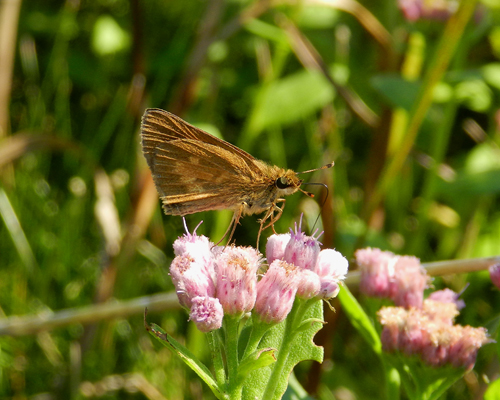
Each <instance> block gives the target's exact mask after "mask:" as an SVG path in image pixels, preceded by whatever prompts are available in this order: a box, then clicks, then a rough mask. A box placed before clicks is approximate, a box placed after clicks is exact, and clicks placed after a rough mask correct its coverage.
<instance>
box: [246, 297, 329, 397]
mask: <svg viewBox="0 0 500 400" xmlns="http://www.w3.org/2000/svg"><path fill="white" fill-rule="evenodd" d="M295 306H296V305H295ZM295 306H294V307H295ZM304 317H305V318H306V319H308V318H309V319H318V320H322V318H323V303H322V302H321V301H317V302H315V303H314V304H312V306H311V307H310V308H309V309H308V310H307V312H306V314H305V316H304ZM286 322H287V321H286V320H285V321H283V322H282V323H280V324H278V325H275V326H273V327H272V328H271V329H269V331H268V332H267V333H266V335H265V336H264V338H263V340H262V342H261V344H260V346H261V347H275V348H278V349H279V348H280V346H281V343H282V342H283V338H284V336H285V335H286V334H287V332H286ZM320 328H321V325H320V324H319V323H318V324H311V325H310V327H309V328H308V329H307V330H305V331H303V332H300V333H297V335H296V336H295V338H294V339H293V341H292V344H291V350H290V352H289V353H288V357H287V359H286V361H285V365H284V368H283V373H282V374H281V376H280V377H279V382H278V383H277V389H276V391H275V395H274V397H272V398H269V399H266V400H278V399H281V397H282V396H283V393H284V392H285V390H286V388H287V386H288V377H289V376H290V373H291V372H292V370H293V368H294V367H295V365H297V364H298V363H299V362H300V361H303V360H314V361H318V362H322V361H323V348H322V347H318V346H316V345H315V344H314V342H313V337H314V336H315V335H316V332H317V331H318V330H319V329H320ZM279 356H280V355H279V353H278V357H279ZM276 365H277V364H272V365H270V366H267V367H264V368H261V369H259V370H256V371H253V372H252V373H251V375H250V376H249V377H248V379H247V380H246V383H245V387H244V389H243V397H242V398H243V400H253V399H261V398H262V395H263V393H264V391H265V388H266V385H267V383H268V381H269V377H270V376H271V373H272V370H273V368H274V367H275V366H276Z"/></svg>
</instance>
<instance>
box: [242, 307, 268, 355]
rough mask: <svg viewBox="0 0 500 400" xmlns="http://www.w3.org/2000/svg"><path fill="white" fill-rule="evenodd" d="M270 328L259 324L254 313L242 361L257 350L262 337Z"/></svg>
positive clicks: (264, 324) (261, 323)
mask: <svg viewBox="0 0 500 400" xmlns="http://www.w3.org/2000/svg"><path fill="white" fill-rule="evenodd" d="M271 326H272V325H269V324H266V323H263V322H261V321H260V320H259V317H258V316H257V315H256V314H255V313H254V314H253V325H252V332H250V337H249V338H248V343H247V347H246V348H245V352H244V353H243V358H242V359H245V358H246V357H248V356H249V355H250V354H252V353H253V352H255V351H256V350H257V347H258V346H259V343H260V341H261V339H262V337H263V336H264V334H265V333H266V332H267V331H268V330H269V328H270V327H271Z"/></svg>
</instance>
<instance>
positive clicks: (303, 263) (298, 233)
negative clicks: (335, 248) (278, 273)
mask: <svg viewBox="0 0 500 400" xmlns="http://www.w3.org/2000/svg"><path fill="white" fill-rule="evenodd" d="M301 225H302V221H301V223H300V224H299V226H298V227H297V223H295V232H294V231H293V230H292V229H291V228H290V240H289V241H288V243H287V245H286V247H285V254H284V255H283V259H284V260H285V261H286V262H287V263H289V264H293V265H295V266H297V267H299V268H303V269H310V270H312V269H313V268H314V266H315V265H316V259H317V258H318V254H319V252H320V250H321V249H320V247H319V246H320V244H321V243H320V242H319V241H318V238H316V237H314V234H313V235H312V236H307V235H306V234H305V233H304V232H302V227H301Z"/></svg>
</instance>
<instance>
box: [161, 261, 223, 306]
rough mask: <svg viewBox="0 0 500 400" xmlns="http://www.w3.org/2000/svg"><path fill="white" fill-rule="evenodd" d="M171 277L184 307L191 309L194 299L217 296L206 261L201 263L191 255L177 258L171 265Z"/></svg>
mask: <svg viewBox="0 0 500 400" xmlns="http://www.w3.org/2000/svg"><path fill="white" fill-rule="evenodd" d="M212 262H213V261H212ZM170 276H171V277H172V281H173V282H174V285H175V291H176V293H177V297H178V298H179V302H180V303H181V305H182V306H183V307H186V308H191V301H192V298H193V297H196V296H210V297H213V296H214V295H215V285H214V282H213V280H212V277H211V276H210V275H209V274H208V272H207V267H206V265H205V262H204V260H201V261H199V260H196V259H194V258H193V257H191V256H189V255H180V256H177V257H175V258H174V260H173V261H172V264H170Z"/></svg>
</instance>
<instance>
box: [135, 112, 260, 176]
mask: <svg viewBox="0 0 500 400" xmlns="http://www.w3.org/2000/svg"><path fill="white" fill-rule="evenodd" d="M141 131H142V135H143V136H144V135H145V134H151V135H155V136H157V137H158V138H161V139H162V140H164V141H167V142H168V141H171V140H176V139H192V140H197V141H200V142H203V143H208V144H212V145H214V146H217V147H220V148H222V149H225V150H227V151H229V152H230V153H232V154H237V155H238V156H239V157H240V158H241V159H243V160H244V161H245V162H246V163H247V164H248V165H249V167H250V168H252V167H253V165H254V164H255V161H258V160H256V159H255V157H253V156H252V155H250V154H248V153H247V152H246V151H243V150H241V149H240V148H238V147H236V146H234V145H232V144H231V143H228V142H226V141H224V140H221V139H219V138H217V137H215V136H213V135H211V134H210V133H208V132H205V131H203V130H201V129H199V128H197V127H195V126H193V125H191V124H189V123H187V122H186V121H184V120H183V119H182V118H179V117H178V116H177V115H174V114H172V113H169V112H168V111H165V110H162V109H160V108H148V109H147V110H146V112H145V113H144V116H143V117H142V125H141Z"/></svg>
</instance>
